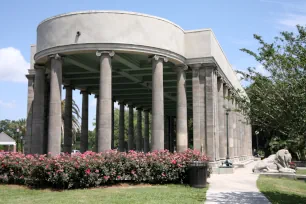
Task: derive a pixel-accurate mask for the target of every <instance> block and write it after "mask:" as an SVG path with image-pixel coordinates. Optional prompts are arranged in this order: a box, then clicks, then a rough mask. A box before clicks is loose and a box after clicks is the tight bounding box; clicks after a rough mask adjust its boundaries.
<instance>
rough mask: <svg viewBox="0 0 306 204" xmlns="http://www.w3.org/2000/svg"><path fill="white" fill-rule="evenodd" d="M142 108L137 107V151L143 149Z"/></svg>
mask: <svg viewBox="0 0 306 204" xmlns="http://www.w3.org/2000/svg"><path fill="white" fill-rule="evenodd" d="M141 112H142V110H141V109H140V108H137V135H136V151H141V150H142V114H141Z"/></svg>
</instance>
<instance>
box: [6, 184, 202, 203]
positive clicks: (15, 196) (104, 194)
mask: <svg viewBox="0 0 306 204" xmlns="http://www.w3.org/2000/svg"><path fill="white" fill-rule="evenodd" d="M206 191H207V188H205V189H195V188H191V187H189V186H183V185H155V186H149V185H140V186H137V185H136V186H128V185H124V186H120V187H108V188H93V189H86V190H65V191H52V190H32V189H28V188H26V187H23V186H16V185H0V203H5V204H9V203H14V204H16V203H17V204H18V203H22V204H30V203H35V204H39V203H48V204H52V203H54V204H66V203H73V204H76V203H94V204H97V203H108V204H111V203H120V204H121V203H133V204H137V203H150V204H151V203H152V204H153V203H156V204H157V203H158V204H160V203H167V204H168V203H203V201H204V200H205V197H206Z"/></svg>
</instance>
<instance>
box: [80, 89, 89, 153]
mask: <svg viewBox="0 0 306 204" xmlns="http://www.w3.org/2000/svg"><path fill="white" fill-rule="evenodd" d="M81 94H82V95H83V98H82V123H81V143H80V150H81V152H82V153H84V152H86V151H87V150H88V92H87V91H85V90H84V91H81Z"/></svg>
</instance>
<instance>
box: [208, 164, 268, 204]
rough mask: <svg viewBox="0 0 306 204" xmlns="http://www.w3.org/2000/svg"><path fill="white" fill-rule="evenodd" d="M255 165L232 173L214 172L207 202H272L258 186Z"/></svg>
mask: <svg viewBox="0 0 306 204" xmlns="http://www.w3.org/2000/svg"><path fill="white" fill-rule="evenodd" d="M253 166H254V162H253V163H252V164H249V165H247V166H246V168H243V169H235V171H234V173H233V174H230V175H229V174H219V175H218V174H212V175H211V177H210V178H209V179H208V182H209V189H208V191H207V193H206V201H205V203H252V204H253V203H254V204H266V203H270V202H269V201H268V199H267V198H266V197H265V196H264V195H263V194H262V193H260V192H259V190H258V188H257V186H256V181H257V179H258V175H256V174H252V168H253Z"/></svg>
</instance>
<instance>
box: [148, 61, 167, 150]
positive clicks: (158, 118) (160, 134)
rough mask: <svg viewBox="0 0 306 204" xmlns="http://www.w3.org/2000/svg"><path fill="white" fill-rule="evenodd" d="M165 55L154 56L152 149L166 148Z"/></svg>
mask: <svg viewBox="0 0 306 204" xmlns="http://www.w3.org/2000/svg"><path fill="white" fill-rule="evenodd" d="M167 61H168V59H167V58H165V57H161V56H157V55H155V56H154V57H153V58H152V150H153V151H154V150H163V149H164V84H163V83H164V82H163V62H167Z"/></svg>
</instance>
